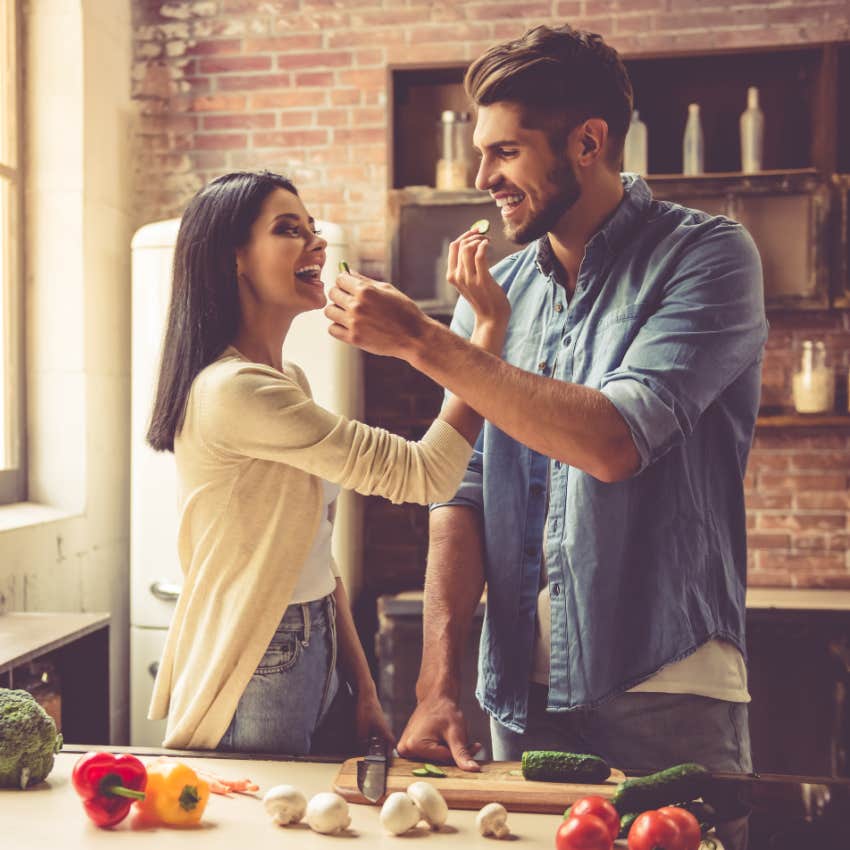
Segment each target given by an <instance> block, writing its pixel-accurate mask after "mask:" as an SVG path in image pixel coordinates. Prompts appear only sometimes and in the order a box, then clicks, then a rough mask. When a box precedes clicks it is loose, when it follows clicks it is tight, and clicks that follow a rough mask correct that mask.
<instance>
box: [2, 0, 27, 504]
mask: <svg viewBox="0 0 850 850" xmlns="http://www.w3.org/2000/svg"><path fill="white" fill-rule="evenodd" d="M4 5H5V6H6V8H5V10H3V11H2V12H0V14H4V15H7V16H8V17H7V20H6V22H5V26H4V31H5V32H6V33H7V38H8V33H9V32H11V39H10V43H11V44H12V51H11V55H12V85H11V87H10V92H11V96H12V98H13V101H14V102H13V108H12V113H11V114H12V124H11V132H10V136H11V140H12V151H13V156H14V159H13V161H12V164H9V163H7V162H3V161H0V180H2V182H3V183H4V184H6V185H7V186H8V187H9V188H10V190H11V192H12V197H13V199H14V202H13V203H12V205H11V207H10V217H11V228H10V231H11V233H12V234H13V237H12V239H11V240H10V242H9V249H10V250H9V253H8V255H7V256H0V263H3V264H5V265H6V267H7V270H8V277H5V276H4V278H3V279H2V280H0V298H2V312H0V321H2V323H3V330H2V334H1V335H0V340H2V350H0V357H2V359H3V375H4V376H5V380H4V382H3V385H2V386H0V392H2V393H3V394H4V396H5V397H4V404H3V407H2V414H3V415H4V417H5V423H4V428H5V430H6V433H7V434H8V435H9V438H8V440H7V441H6V445H0V505H4V504H11V503H15V502H23V501H25V500H26V497H27V469H26V451H25V438H26V419H25V413H26V397H25V363H24V351H25V348H24V346H25V341H24V327H25V326H24V321H25V311H24V250H23V248H24V238H25V230H24V228H25V218H24V192H25V188H24V174H25V162H24V144H23V132H24V121H23V111H24V104H23V100H24V92H23V69H22V61H21V60H22V57H23V55H24V40H23V3H22V2H21V0H13V1H12V2H11V3H8V4H4ZM3 453H5V458H4V457H3Z"/></svg>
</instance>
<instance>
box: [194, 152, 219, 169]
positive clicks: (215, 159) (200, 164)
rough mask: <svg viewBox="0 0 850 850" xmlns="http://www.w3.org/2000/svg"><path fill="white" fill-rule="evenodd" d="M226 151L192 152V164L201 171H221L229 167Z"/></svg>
mask: <svg viewBox="0 0 850 850" xmlns="http://www.w3.org/2000/svg"><path fill="white" fill-rule="evenodd" d="M227 156H228V155H227V152H226V151H192V153H191V157H192V162H194V163H195V166H196V167H197V168H198V170H199V171H203V170H207V171H209V170H210V169H214V170H216V171H220V170H221V169H223V168H224V167H225V166H226V165H227Z"/></svg>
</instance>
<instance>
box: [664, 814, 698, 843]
mask: <svg viewBox="0 0 850 850" xmlns="http://www.w3.org/2000/svg"><path fill="white" fill-rule="evenodd" d="M658 811H659V812H661V814H662V815H667V817H668V818H670V820H672V821H673V823H675V824H676V826H678V827H679V832H680V834H681V840H680V842H679V850H698V848H699V843H700V841H701V840H702V834H701V833H700V828H699V821H698V820H697V819H696V818H695V817H694V816H693V815H692V814H691V813H690V812H689V811H688V810H687V809H682V808H680V807H679V806H664V808H663V809H659V810H658Z"/></svg>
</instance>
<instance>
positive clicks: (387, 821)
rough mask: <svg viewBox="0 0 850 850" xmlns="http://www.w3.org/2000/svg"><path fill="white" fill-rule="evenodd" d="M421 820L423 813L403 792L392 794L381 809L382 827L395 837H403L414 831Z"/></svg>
mask: <svg viewBox="0 0 850 850" xmlns="http://www.w3.org/2000/svg"><path fill="white" fill-rule="evenodd" d="M421 819H422V812H420V811H419V808H418V807H417V805H416V803H414V802H413V800H412V799H411V798H410V797H408V796H407V794H405V793H404V792H403V791H395V792H393V793H392V794H390V796H389V797H387V799H386V800H385V801H384V805H383V807H382V808H381V826H383V827H384V829H385V830H386V831H387V832H391V833H392V834H393V835H401V834H402V833H403V832H407V831H408V830H409V829H413V827H414V826H416V824H418V823H419V821H420V820H421Z"/></svg>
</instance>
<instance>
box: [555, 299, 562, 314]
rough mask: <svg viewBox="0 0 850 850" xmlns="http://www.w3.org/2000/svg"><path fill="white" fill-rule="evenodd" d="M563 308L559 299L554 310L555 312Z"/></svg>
mask: <svg viewBox="0 0 850 850" xmlns="http://www.w3.org/2000/svg"><path fill="white" fill-rule="evenodd" d="M563 309H564V305H563V304H562V303H561V302H560V301H559V302H558V303H557V304H556V305H555V312H556V313H560V312H561V310H563Z"/></svg>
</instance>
